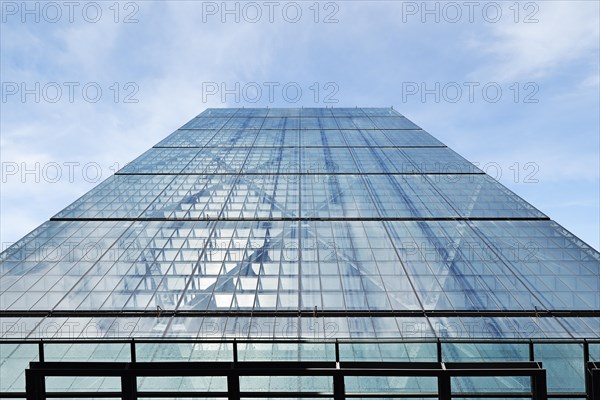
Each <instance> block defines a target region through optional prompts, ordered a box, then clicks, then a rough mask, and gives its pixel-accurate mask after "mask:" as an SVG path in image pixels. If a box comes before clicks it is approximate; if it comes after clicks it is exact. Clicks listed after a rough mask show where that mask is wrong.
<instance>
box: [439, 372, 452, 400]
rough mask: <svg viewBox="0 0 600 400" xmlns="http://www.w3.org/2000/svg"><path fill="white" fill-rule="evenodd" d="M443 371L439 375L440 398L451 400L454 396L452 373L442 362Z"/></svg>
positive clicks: (441, 399)
mask: <svg viewBox="0 0 600 400" xmlns="http://www.w3.org/2000/svg"><path fill="white" fill-rule="evenodd" d="M440 365H441V369H442V371H441V372H440V375H439V376H438V398H439V399H440V400H450V399H451V398H452V386H451V383H450V374H449V373H448V370H447V369H446V366H445V365H444V363H440Z"/></svg>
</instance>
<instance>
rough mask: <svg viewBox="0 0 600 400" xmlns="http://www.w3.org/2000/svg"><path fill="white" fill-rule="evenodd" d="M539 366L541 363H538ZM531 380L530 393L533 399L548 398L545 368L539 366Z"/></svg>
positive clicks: (542, 399) (543, 399)
mask: <svg viewBox="0 0 600 400" xmlns="http://www.w3.org/2000/svg"><path fill="white" fill-rule="evenodd" d="M540 368H541V364H540ZM531 380H532V381H533V382H532V388H531V394H532V398H533V400H548V386H547V383H546V370H545V369H543V368H541V369H540V371H539V372H538V373H536V374H535V375H534V376H533V377H532V378H531Z"/></svg>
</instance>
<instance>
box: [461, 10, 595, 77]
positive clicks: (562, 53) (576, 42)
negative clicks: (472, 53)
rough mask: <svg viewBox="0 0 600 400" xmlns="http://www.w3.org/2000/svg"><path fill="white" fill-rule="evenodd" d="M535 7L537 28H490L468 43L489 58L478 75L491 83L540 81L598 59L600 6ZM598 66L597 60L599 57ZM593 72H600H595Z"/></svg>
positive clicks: (511, 25) (529, 25) (508, 25)
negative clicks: (592, 57) (574, 64)
mask: <svg viewBox="0 0 600 400" xmlns="http://www.w3.org/2000/svg"><path fill="white" fill-rule="evenodd" d="M574 3H576V2H571V1H547V2H537V3H536V4H537V5H538V6H539V12H538V13H537V14H536V16H535V17H536V18H537V19H538V20H539V22H537V23H514V22H513V21H511V20H510V19H508V20H505V21H503V22H502V23H497V24H490V25H489V27H490V29H489V31H488V33H487V34H484V35H483V37H482V38H480V39H474V38H471V39H470V40H469V43H470V44H471V45H472V46H474V47H475V48H477V49H478V50H480V51H481V52H482V53H483V54H485V55H486V57H487V58H488V61H487V63H485V64H486V65H485V66H484V67H483V68H480V69H477V70H476V72H475V73H474V75H475V76H476V77H477V78H485V79H487V80H490V79H492V78H493V79H492V80H497V81H503V82H507V81H511V80H519V79H523V78H524V77H525V78H529V79H539V78H544V77H547V76H549V75H551V74H553V73H555V72H556V70H557V69H559V68H561V67H564V66H566V65H568V64H569V63H571V62H573V61H578V60H581V59H582V58H586V59H589V56H590V54H591V53H596V54H597V53H598V43H599V42H600V21H599V19H598V7H599V3H598V2H588V1H583V2H577V4H574ZM595 58H596V60H597V58H598V57H597V56H596V57H595ZM591 67H595V71H596V72H597V67H596V66H593V65H592V66H591Z"/></svg>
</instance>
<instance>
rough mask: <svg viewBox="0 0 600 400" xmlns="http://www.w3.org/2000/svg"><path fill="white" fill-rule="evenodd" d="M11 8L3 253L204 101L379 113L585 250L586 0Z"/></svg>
mask: <svg viewBox="0 0 600 400" xmlns="http://www.w3.org/2000/svg"><path fill="white" fill-rule="evenodd" d="M23 4H24V3H22V2H2V4H1V7H2V23H1V25H0V28H1V38H0V44H1V49H2V50H1V81H2V102H1V103H0V106H1V116H0V128H1V133H2V135H1V142H0V144H1V158H2V190H1V191H0V198H1V199H0V200H1V209H0V219H1V221H2V223H1V227H0V233H1V239H0V240H1V242H2V243H3V247H6V244H7V243H11V242H14V241H16V240H17V239H19V238H20V237H21V236H23V235H24V234H26V233H27V232H29V231H30V230H32V229H33V228H35V227H36V226H38V225H39V224H41V223H42V222H44V221H45V220H47V219H48V218H49V217H51V216H52V215H54V214H55V213H56V212H58V211H59V210H61V209H63V208H64V207H65V206H66V205H68V204H70V203H71V202H72V201H74V200H75V199H76V198H78V197H79V196H80V195H82V194H83V193H85V192H86V191H88V190H89V189H91V188H92V187H93V186H95V185H97V184H98V182H99V181H100V180H102V179H105V178H106V177H108V176H109V175H111V174H112V173H114V171H115V169H116V168H117V167H120V166H123V165H124V164H125V163H127V162H128V161H131V160H132V159H133V158H135V157H136V156H137V155H139V154H141V153H142V152H143V151H145V150H146V149H147V148H149V147H150V146H152V145H154V144H155V143H156V142H158V141H159V140H160V139H162V138H163V137H165V136H166V135H168V134H169V133H171V132H172V131H173V130H174V129H177V128H178V127H179V126H181V125H183V124H184V123H185V122H186V121H187V120H189V119H190V118H192V117H193V116H195V115H197V114H198V113H200V112H201V111H202V110H204V109H205V108H207V107H239V106H246V107H253V106H261V107H263V106H270V107H299V106H305V107H312V106H335V107H343V106H394V108H395V109H397V110H399V111H400V112H401V113H403V114H405V115H406V116H407V117H409V118H410V119H412V120H413V121H414V122H416V123H417V124H418V125H420V126H421V127H423V128H424V129H425V130H427V131H429V132H430V133H432V134H433V135H434V136H436V137H437V138H438V139H440V140H441V141H443V142H444V143H445V144H447V145H448V146H450V147H452V148H453V149H454V150H456V151H457V152H458V153H460V154H462V155H463V156H465V157H466V158H467V159H469V160H470V161H472V162H476V163H478V164H479V165H480V166H481V167H483V168H484V169H486V171H487V172H489V173H490V175H492V176H493V177H495V178H497V179H498V180H500V182H502V183H503V184H505V185H506V186H508V187H509V188H510V189H512V190H513V191H515V192H516V193H517V194H519V195H521V196H522V197H523V198H525V199H526V200H527V201H529V202H530V203H531V204H533V205H534V206H536V207H537V208H538V209H540V210H541V211H543V212H544V213H546V214H547V215H549V216H550V217H551V218H553V219H554V220H556V221H557V222H559V223H560V224H562V225H563V226H564V227H565V228H567V229H568V230H570V231H571V232H573V233H574V234H576V235H577V236H579V237H580V238H582V239H583V240H584V241H586V242H587V243H588V244H590V245H592V246H593V247H595V248H596V249H598V248H600V227H599V225H600V211H599V210H600V199H599V197H600V172H599V171H600V126H599V109H600V99H599V89H600V88H599V79H600V78H599V74H600V72H599V58H600V54H599V43H600V34H599V29H600V28H599V26H600V17H599V15H600V10H599V2H596V1H582V2H574V1H564V2H562V1H548V2H519V3H516V5H515V2H513V1H510V2H474V3H472V4H473V6H468V5H467V4H466V3H465V2H451V3H448V2H428V3H427V4H425V3H423V2H420V1H419V2H400V1H397V2H392V1H346V2H342V1H338V2H320V3H317V5H316V6H315V2H313V1H308V2H286V1H282V2H275V3H269V4H270V5H269V4H267V3H265V2H262V1H258V2H253V3H248V2H239V3H235V2H231V3H228V5H227V8H228V10H233V11H232V12H231V13H226V12H225V11H226V10H224V8H223V4H222V2H220V1H219V2H200V1H168V2H158V1H135V2H121V3H118V7H115V6H114V2H113V1H108V2H101V1H99V2H75V3H74V4H75V5H74V6H73V8H72V9H69V8H68V7H67V6H66V5H65V4H64V3H63V2H55V3H52V4H51V5H50V6H48V5H47V4H49V3H45V2H29V3H27V7H28V9H27V10H25V9H24V6H23ZM449 4H450V5H449ZM270 7H272V8H270ZM425 7H427V9H425ZM469 7H472V8H469ZM117 9H118V14H117ZM317 9H318V10H319V11H318V14H317V12H316V10H317ZM98 10H100V14H98ZM298 10H300V11H301V15H300V14H298ZM57 12H58V13H57ZM70 12H71V15H70ZM257 12H259V13H260V14H258V13H257ZM59 13H60V14H59ZM270 13H271V14H270ZM269 14H270V15H269ZM236 19H238V21H236ZM126 20H127V21H126ZM36 85H37V86H36ZM236 85H239V89H238V86H236ZM69 88H72V93H69V91H70V89H69ZM84 88H85V90H84ZM98 88H99V89H100V90H101V94H98V95H97V94H96V90H97V89H98ZM256 88H260V90H261V92H260V93H259V92H257V91H256ZM269 88H272V93H269ZM284 88H285V90H284ZM298 88H299V89H300V90H301V94H300V93H299V92H297V90H298ZM317 88H318V90H317ZM222 89H226V90H228V91H227V92H223V90H222ZM498 89H499V90H500V91H501V92H498ZM24 90H26V91H24ZM215 92H216V93H215ZM236 94H237V95H238V97H239V98H237V99H236ZM70 95H71V96H70ZM116 95H118V96H117V97H116ZM36 96H37V97H39V98H36ZM238 100H239V101H238ZM132 101H133V102H132Z"/></svg>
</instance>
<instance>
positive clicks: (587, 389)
mask: <svg viewBox="0 0 600 400" xmlns="http://www.w3.org/2000/svg"><path fill="white" fill-rule="evenodd" d="M583 362H584V364H583V365H584V368H585V376H584V377H585V393H586V394H587V395H588V396H589V395H590V394H591V385H592V383H591V379H592V373H591V371H590V370H589V369H588V368H589V367H588V363H589V362H590V344H589V343H588V341H587V339H583Z"/></svg>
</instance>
